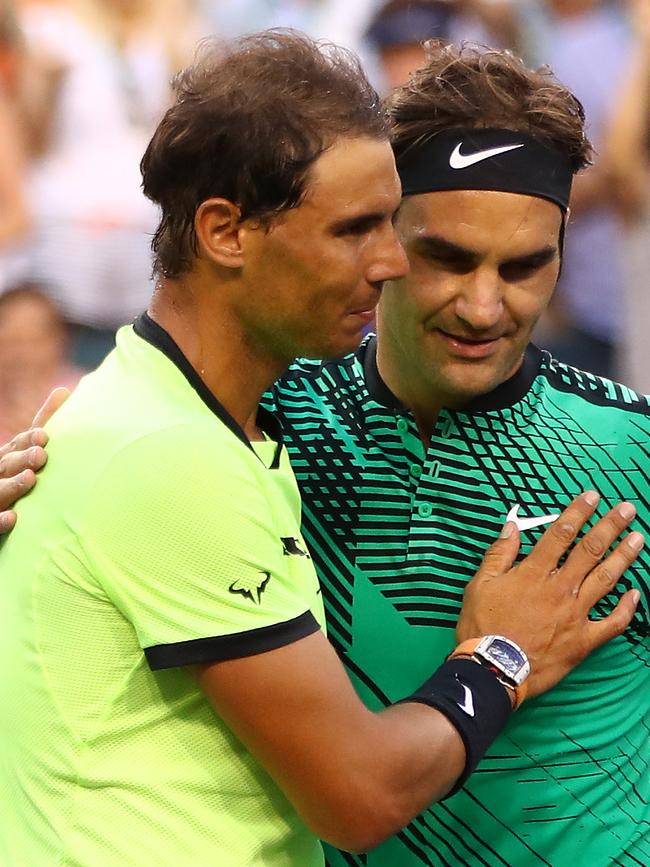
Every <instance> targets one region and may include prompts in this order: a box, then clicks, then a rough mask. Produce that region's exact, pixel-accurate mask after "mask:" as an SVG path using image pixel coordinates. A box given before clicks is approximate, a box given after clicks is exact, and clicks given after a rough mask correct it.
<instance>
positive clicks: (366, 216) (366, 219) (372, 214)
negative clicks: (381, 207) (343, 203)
mask: <svg viewBox="0 0 650 867" xmlns="http://www.w3.org/2000/svg"><path fill="white" fill-rule="evenodd" d="M398 210H399V207H397V208H395V210H394V211H388V210H386V211H366V212H364V213H360V214H354V215H351V216H349V217H344V218H343V219H342V220H337V222H336V223H334V224H333V225H332V231H334V232H341V231H345V230H346V229H349V228H351V227H352V226H356V225H363V224H364V223H369V224H373V223H381V222H382V221H383V220H386V219H391V220H392V219H394V218H395V215H396V214H397V212H398Z"/></svg>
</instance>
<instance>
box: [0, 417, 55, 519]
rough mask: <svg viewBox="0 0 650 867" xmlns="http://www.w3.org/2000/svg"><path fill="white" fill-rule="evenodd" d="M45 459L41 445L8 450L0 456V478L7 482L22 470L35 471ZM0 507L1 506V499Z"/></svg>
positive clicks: (43, 463) (45, 453)
mask: <svg viewBox="0 0 650 867" xmlns="http://www.w3.org/2000/svg"><path fill="white" fill-rule="evenodd" d="M21 436H22V434H21ZM14 442H15V441H14ZM46 461H47V452H46V451H45V449H44V448H42V447H41V446H30V447H29V448H23V449H19V450H17V451H13V452H8V453H7V454H5V455H4V456H3V457H1V458H0V480H2V479H4V480H6V481H7V482H8V481H10V480H11V477H12V476H17V475H18V474H19V473H22V472H23V471H24V470H34V472H37V471H38V470H40V469H41V467H43V466H44V465H45V462H46ZM0 483H1V482H0ZM0 508H3V506H2V501H1V500H0ZM4 508H6V506H5V507H4Z"/></svg>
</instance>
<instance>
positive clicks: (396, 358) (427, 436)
mask: <svg viewBox="0 0 650 867" xmlns="http://www.w3.org/2000/svg"><path fill="white" fill-rule="evenodd" d="M377 369H378V371H379V375H380V376H381V378H382V380H383V381H384V382H385V384H386V385H387V386H388V388H389V389H390V390H391V391H392V393H393V394H394V395H395V397H396V398H398V400H399V401H400V403H402V404H404V406H405V407H406V408H407V409H408V410H409V411H410V412H411V413H412V415H413V417H414V418H415V421H416V424H417V426H418V430H419V432H420V436H421V438H422V442H423V443H424V445H425V447H426V448H428V447H429V444H430V442H431V436H432V434H433V430H434V428H435V426H436V421H437V420H438V416H439V415H440V410H441V409H442V407H443V406H445V405H446V403H445V400H444V395H442V394H436V393H435V392H433V391H432V389H431V386H430V385H429V384H428V383H424V382H422V380H421V378H420V371H419V370H418V369H416V368H415V367H414V366H413V365H412V364H410V355H409V352H408V348H407V347H402V346H396V345H393V343H392V342H391V340H390V339H386V338H385V337H384V338H381V339H378V340H377Z"/></svg>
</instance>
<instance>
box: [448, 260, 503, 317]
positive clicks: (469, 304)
mask: <svg viewBox="0 0 650 867" xmlns="http://www.w3.org/2000/svg"><path fill="white" fill-rule="evenodd" d="M455 307H456V315H457V316H458V318H459V319H462V321H463V322H465V323H466V324H467V325H468V326H469V327H470V328H471V329H472V331H487V330H489V329H490V328H494V326H495V325H496V324H497V323H498V322H499V320H500V319H501V317H502V315H503V292H502V287H501V278H500V276H499V272H498V271H497V270H495V269H493V268H477V269H476V270H475V271H472V272H471V273H470V274H466V275H465V277H464V280H463V286H462V289H461V291H460V292H459V293H458V295H457V296H456V305H455Z"/></svg>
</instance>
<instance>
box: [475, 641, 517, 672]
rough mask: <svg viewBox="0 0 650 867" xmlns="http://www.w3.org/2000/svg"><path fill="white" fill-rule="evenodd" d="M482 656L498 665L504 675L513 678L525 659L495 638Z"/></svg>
mask: <svg viewBox="0 0 650 867" xmlns="http://www.w3.org/2000/svg"><path fill="white" fill-rule="evenodd" d="M483 653H484V655H485V656H487V657H488V658H489V659H492V660H493V661H494V662H495V663H497V664H498V665H499V667H500V668H502V670H503V671H504V673H506V674H509V675H511V676H514V675H516V674H517V673H518V671H519V670H520V668H521V667H522V666H523V665H524V664H525V662H526V659H525V657H524V656H523V654H521V653H519V652H518V651H517V649H516V648H514V647H513V646H512V644H510V643H509V642H507V641H503V639H501V638H495V639H494V640H493V641H492V643H491V644H490V646H489V647H487V648H486V649H485V650H484V651H483Z"/></svg>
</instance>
